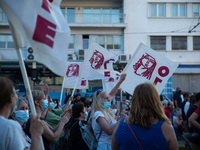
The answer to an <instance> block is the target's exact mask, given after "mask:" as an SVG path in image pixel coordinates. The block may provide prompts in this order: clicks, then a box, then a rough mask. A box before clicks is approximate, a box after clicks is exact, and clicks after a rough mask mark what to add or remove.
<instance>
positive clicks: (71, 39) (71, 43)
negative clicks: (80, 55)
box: [69, 35, 75, 49]
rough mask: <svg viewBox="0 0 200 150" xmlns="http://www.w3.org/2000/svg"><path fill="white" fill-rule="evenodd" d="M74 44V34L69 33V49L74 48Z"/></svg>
mask: <svg viewBox="0 0 200 150" xmlns="http://www.w3.org/2000/svg"><path fill="white" fill-rule="evenodd" d="M74 44H75V40H74V35H71V37H70V41H69V49H74Z"/></svg>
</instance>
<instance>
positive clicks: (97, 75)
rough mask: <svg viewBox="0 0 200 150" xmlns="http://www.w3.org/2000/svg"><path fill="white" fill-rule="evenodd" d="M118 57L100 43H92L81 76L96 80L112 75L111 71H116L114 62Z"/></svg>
mask: <svg viewBox="0 0 200 150" xmlns="http://www.w3.org/2000/svg"><path fill="white" fill-rule="evenodd" d="M117 59H118V56H116V55H114V54H113V53H111V52H109V51H108V50H106V49H105V48H103V47H101V46H100V45H98V44H96V43H92V44H91V45H90V47H89V49H88V52H87V54H86V58H85V60H84V64H83V70H82V72H81V77H83V78H86V79H88V80H96V79H103V78H104V77H110V76H111V72H112V71H114V69H113V65H112V64H113V62H115V61H116V60H117ZM109 64H111V65H109Z"/></svg>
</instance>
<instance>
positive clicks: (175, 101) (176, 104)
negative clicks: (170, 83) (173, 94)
mask: <svg viewBox="0 0 200 150" xmlns="http://www.w3.org/2000/svg"><path fill="white" fill-rule="evenodd" d="M174 103H175V106H176V109H177V110H180V108H179V107H178V103H177V100H174Z"/></svg>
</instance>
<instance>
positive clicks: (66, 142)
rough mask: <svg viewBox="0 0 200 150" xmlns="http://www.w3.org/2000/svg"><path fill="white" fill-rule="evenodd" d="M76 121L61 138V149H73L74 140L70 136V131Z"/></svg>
mask: <svg viewBox="0 0 200 150" xmlns="http://www.w3.org/2000/svg"><path fill="white" fill-rule="evenodd" d="M77 122H78V121H76V122H75V123H74V124H73V125H72V127H71V128H69V129H68V130H67V132H66V134H65V135H64V136H63V137H61V138H60V140H59V145H60V149H61V150H71V149H72V141H71V138H70V131H71V129H72V128H73V127H74V125H75V124H76V123H77Z"/></svg>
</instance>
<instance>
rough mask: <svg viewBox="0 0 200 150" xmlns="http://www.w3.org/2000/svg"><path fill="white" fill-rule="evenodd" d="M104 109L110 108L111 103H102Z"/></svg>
mask: <svg viewBox="0 0 200 150" xmlns="http://www.w3.org/2000/svg"><path fill="white" fill-rule="evenodd" d="M103 105H104V107H105V108H106V109H108V108H110V107H111V102H104V104H103Z"/></svg>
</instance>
